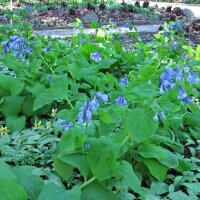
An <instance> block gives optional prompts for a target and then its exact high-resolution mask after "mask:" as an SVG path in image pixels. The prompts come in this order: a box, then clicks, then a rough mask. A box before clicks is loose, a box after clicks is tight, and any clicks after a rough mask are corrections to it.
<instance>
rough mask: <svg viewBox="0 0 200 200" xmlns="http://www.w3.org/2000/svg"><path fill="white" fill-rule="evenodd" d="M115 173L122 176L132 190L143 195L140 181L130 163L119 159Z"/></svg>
mask: <svg viewBox="0 0 200 200" xmlns="http://www.w3.org/2000/svg"><path fill="white" fill-rule="evenodd" d="M117 173H118V174H119V175H120V176H122V177H123V178H124V180H125V182H126V183H127V185H128V186H129V187H130V188H131V189H132V190H133V191H134V192H137V193H139V194H140V195H143V191H142V188H141V183H140V180H139V179H138V177H137V176H136V174H135V172H134V171H133V168H132V166H131V164H130V163H128V162H126V161H121V162H120V163H119V165H118V169H117Z"/></svg>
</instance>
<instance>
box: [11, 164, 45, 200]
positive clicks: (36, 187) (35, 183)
mask: <svg viewBox="0 0 200 200" xmlns="http://www.w3.org/2000/svg"><path fill="white" fill-rule="evenodd" d="M33 169H34V168H33V167H31V166H20V167H16V168H14V170H13V171H14V173H15V175H16V176H17V182H18V183H19V184H20V185H21V186H23V188H24V190H25V191H26V193H27V195H28V198H29V199H30V200H37V198H38V196H39V194H40V192H41V190H42V187H43V185H44V181H43V180H42V178H40V177H39V176H36V175H33V174H32V170H33Z"/></svg>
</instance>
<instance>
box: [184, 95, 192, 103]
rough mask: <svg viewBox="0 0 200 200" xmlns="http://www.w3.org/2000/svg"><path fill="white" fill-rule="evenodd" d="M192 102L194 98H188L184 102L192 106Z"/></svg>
mask: <svg viewBox="0 0 200 200" xmlns="http://www.w3.org/2000/svg"><path fill="white" fill-rule="evenodd" d="M192 100H193V97H192V96H187V97H186V98H185V99H183V102H185V103H187V104H190V103H191V102H192Z"/></svg>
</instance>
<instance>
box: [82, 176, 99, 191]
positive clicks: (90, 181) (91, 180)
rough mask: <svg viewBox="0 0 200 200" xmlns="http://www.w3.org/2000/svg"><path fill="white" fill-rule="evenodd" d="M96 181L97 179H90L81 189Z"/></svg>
mask: <svg viewBox="0 0 200 200" xmlns="http://www.w3.org/2000/svg"><path fill="white" fill-rule="evenodd" d="M95 180H96V177H92V178H91V179H89V180H88V181H86V182H85V183H83V184H82V185H81V186H80V188H81V190H82V189H83V188H85V187H87V186H88V185H89V184H90V183H92V182H94V181H95Z"/></svg>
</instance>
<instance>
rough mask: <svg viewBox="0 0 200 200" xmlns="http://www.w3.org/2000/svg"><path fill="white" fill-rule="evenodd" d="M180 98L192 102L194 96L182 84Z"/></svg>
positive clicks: (188, 102)
mask: <svg viewBox="0 0 200 200" xmlns="http://www.w3.org/2000/svg"><path fill="white" fill-rule="evenodd" d="M177 98H178V99H181V100H182V101H183V102H185V103H187V104H190V103H191V102H192V100H193V97H192V96H188V95H187V93H186V91H185V89H184V88H183V87H182V86H181V87H179V94H178V97H177Z"/></svg>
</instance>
